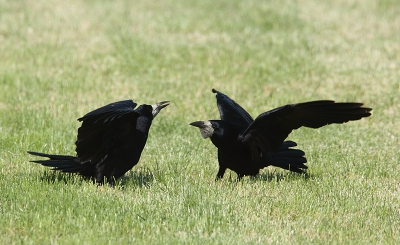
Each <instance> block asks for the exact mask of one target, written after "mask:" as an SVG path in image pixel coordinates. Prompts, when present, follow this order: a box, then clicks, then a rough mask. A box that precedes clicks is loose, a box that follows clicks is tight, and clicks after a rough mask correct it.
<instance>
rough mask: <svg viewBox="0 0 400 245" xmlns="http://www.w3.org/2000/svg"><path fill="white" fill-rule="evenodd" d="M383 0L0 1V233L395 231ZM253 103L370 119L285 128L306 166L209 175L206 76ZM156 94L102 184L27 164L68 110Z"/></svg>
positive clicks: (341, 237)
mask: <svg viewBox="0 0 400 245" xmlns="http://www.w3.org/2000/svg"><path fill="white" fill-rule="evenodd" d="M399 11H400V4H399V3H398V1H397V0H371V1H367V0H353V1H347V0H338V1H328V0H323V1H311V0H300V1H293V0H284V1H259V0H257V1H256V0H247V1H240V0H221V1H211V0H204V1H192V0H189V1H187V0H186V1H184V0H167V1H152V0H137V1H129V0H115V1H106V0H96V1H94V0H87V1H84V0H71V1H60V0H47V1H43V0H36V1H32V0H24V1H6V0H0V44H1V45H0V85H1V87H0V170H1V171H0V192H1V197H0V215H1V219H0V236H1V240H0V243H2V244H257V243H259V244H370V243H372V244H398V243H400V228H399V227H400V183H399V181H400V166H399V163H400V154H399V149H400V139H399V136H400V116H399V112H400V99H399V98H400V85H399V84H400V82H399V81H400V15H399V14H398V13H399ZM212 88H216V89H218V90H220V91H222V92H224V93H226V94H227V95H229V96H231V97H232V98H233V99H235V100H236V101H237V102H238V103H240V104H241V105H242V106H243V107H244V108H246V109H247V110H248V111H249V113H250V114H251V115H253V117H255V116H257V115H258V114H260V113H261V112H264V111H266V110H269V109H272V108H275V107H278V106H281V105H284V104H288V103H296V102H302V101H308V100H317V99H333V100H337V101H359V102H364V103H365V105H366V106H369V107H372V108H373V115H372V116H371V117H370V118H367V119H363V120H361V121H357V122H351V123H348V124H345V125H331V126H328V127H324V128H321V129H318V130H312V129H305V128H303V129H300V130H297V131H295V132H293V133H292V134H291V135H290V136H289V139H291V140H294V141H296V142H297V143H298V145H299V146H298V147H299V148H301V149H303V150H304V151H306V154H307V158H308V164H307V165H308V166H309V171H308V173H309V177H304V176H299V175H296V174H290V173H288V172H287V171H283V170H279V169H276V168H272V167H271V168H266V169H264V170H263V171H262V172H261V174H260V175H259V177H257V178H253V179H252V178H244V179H243V181H241V182H236V181H235V178H236V174H235V173H233V172H229V171H228V172H227V174H226V175H225V178H224V179H223V180H222V181H220V182H215V181H214V177H215V175H216V173H217V169H218V162H217V158H216V149H215V148H214V146H213V145H212V144H211V142H210V141H209V140H207V141H205V140H203V139H202V138H201V136H200V133H199V132H198V130H196V129H195V128H193V127H190V126H189V125H188V124H189V123H190V122H192V121H197V120H206V119H217V118H218V117H219V115H218V110H217V108H216V106H215V96H214V94H212V93H211V89H212ZM123 99H134V100H135V101H136V102H138V103H139V104H142V103H146V104H153V103H155V102H158V101H162V100H170V101H171V105H170V106H169V107H167V108H166V109H164V110H163V111H162V112H161V113H160V114H159V116H157V118H156V119H155V121H154V122H153V126H152V128H151V132H150V137H149V140H148V143H147V145H146V148H145V150H144V152H143V154H142V157H141V160H140V162H139V163H138V165H137V166H135V167H134V168H133V170H131V171H130V172H128V174H127V175H126V176H125V177H124V178H122V179H121V180H120V181H118V183H117V186H116V187H109V186H102V187H96V186H95V185H94V184H93V183H91V182H88V181H85V180H83V179H81V178H80V177H78V176H70V175H63V174H57V173H54V172H52V171H49V170H48V169H45V168H44V167H42V166H38V165H35V164H33V163H29V160H32V157H31V156H29V155H28V154H27V153H26V151H27V150H32V151H39V152H47V153H56V154H71V155H73V154H74V150H75V145H74V142H75V140H76V132H77V128H78V127H79V126H80V123H79V122H78V121H76V119H77V118H79V117H80V116H82V115H84V114H85V113H86V112H88V111H91V110H93V109H95V108H98V107H100V106H103V105H105V104H108V103H110V102H114V101H118V100H123Z"/></svg>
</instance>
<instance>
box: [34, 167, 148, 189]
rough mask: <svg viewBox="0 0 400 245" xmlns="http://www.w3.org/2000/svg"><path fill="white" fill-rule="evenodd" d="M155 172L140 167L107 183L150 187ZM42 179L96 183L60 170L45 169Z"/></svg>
mask: <svg viewBox="0 0 400 245" xmlns="http://www.w3.org/2000/svg"><path fill="white" fill-rule="evenodd" d="M154 179H155V178H154V174H153V172H151V171H150V170H149V169H140V170H136V171H131V172H129V173H128V174H126V175H124V176H123V177H121V178H119V179H117V180H115V181H113V182H112V183H110V184H105V185H108V186H110V187H117V188H121V189H124V188H126V187H127V186H136V187H139V188H149V187H150V184H151V183H152V182H153V181H154ZM40 180H41V181H43V182H47V183H49V184H55V183H63V184H65V185H67V184H82V183H84V182H92V183H93V184H96V183H95V181H94V180H93V179H91V178H88V177H84V176H80V175H76V174H71V173H62V172H58V171H51V170H49V171H44V172H43V173H42V175H41V176H40Z"/></svg>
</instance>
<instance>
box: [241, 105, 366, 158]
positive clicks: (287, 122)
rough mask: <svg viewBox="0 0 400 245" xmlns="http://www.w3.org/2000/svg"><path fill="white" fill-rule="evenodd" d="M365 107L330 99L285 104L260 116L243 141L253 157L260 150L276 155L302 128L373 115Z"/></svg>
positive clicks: (248, 129) (244, 133) (244, 134)
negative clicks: (295, 132) (288, 137)
mask: <svg viewBox="0 0 400 245" xmlns="http://www.w3.org/2000/svg"><path fill="white" fill-rule="evenodd" d="M362 105H363V104H362V103H336V102H334V101H330V100H320V101H311V102H305V103H299V104H289V105H285V106H282V107H279V108H276V109H273V110H271V111H267V112H264V113H262V114H261V115H259V116H258V117H257V118H256V119H255V120H254V122H253V123H252V124H251V125H250V126H249V127H248V128H247V129H246V130H245V131H244V132H243V135H242V137H243V138H242V140H243V142H245V143H248V144H249V145H250V147H251V148H252V152H253V158H254V157H256V156H257V155H259V152H258V151H259V149H260V150H261V151H263V152H264V151H268V152H276V151H279V149H280V147H281V146H282V143H283V141H284V140H285V139H286V138H287V136H288V135H289V134H290V133H291V132H292V130H294V129H298V128H300V127H302V126H304V127H309V128H319V127H322V126H325V125H328V124H332V123H345V122H348V121H355V120H359V119H361V118H363V117H368V116H370V115H371V113H370V111H371V110H372V109H371V108H365V107H362Z"/></svg>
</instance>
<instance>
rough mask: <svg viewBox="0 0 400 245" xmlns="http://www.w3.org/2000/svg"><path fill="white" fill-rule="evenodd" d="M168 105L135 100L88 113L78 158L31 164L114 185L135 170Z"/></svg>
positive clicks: (60, 157) (78, 142) (80, 131)
mask: <svg viewBox="0 0 400 245" xmlns="http://www.w3.org/2000/svg"><path fill="white" fill-rule="evenodd" d="M168 105H169V102H168V101H163V102H159V103H157V104H155V105H145V104H144V105H140V106H139V107H138V108H137V109H135V107H136V106H137V104H136V103H135V102H133V101H132V100H125V101H119V102H115V103H111V104H108V105H106V106H103V107H101V108H98V109H96V110H94V111H92V112H89V113H87V114H86V115H84V116H83V117H81V118H79V119H78V121H80V122H82V125H81V127H80V128H79V129H78V136H77V140H76V142H75V144H76V156H65V155H50V154H45V153H37V152H30V151H29V152H28V153H29V154H32V155H35V156H40V157H47V158H49V159H46V160H35V161H32V162H35V163H39V164H42V165H43V166H48V167H53V170H59V171H62V172H67V173H78V174H80V175H82V176H85V177H89V178H92V179H93V180H95V181H96V182H97V183H99V184H101V183H103V182H104V180H107V181H108V182H109V183H113V182H114V180H115V179H117V178H119V177H121V176H123V175H124V174H125V173H126V172H127V171H129V170H130V169H132V167H133V166H135V165H136V164H137V163H138V161H139V158H140V155H141V153H142V151H143V148H144V146H145V144H146V141H147V137H148V133H149V129H150V126H151V123H152V121H153V119H154V118H155V116H156V115H157V114H158V113H159V112H160V110H161V109H163V108H164V107H166V106H168Z"/></svg>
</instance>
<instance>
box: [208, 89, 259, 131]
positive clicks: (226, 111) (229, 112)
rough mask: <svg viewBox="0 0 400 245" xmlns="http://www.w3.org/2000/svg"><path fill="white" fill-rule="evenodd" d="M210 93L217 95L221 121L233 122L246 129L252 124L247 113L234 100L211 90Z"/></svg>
mask: <svg viewBox="0 0 400 245" xmlns="http://www.w3.org/2000/svg"><path fill="white" fill-rule="evenodd" d="M212 92H213V93H216V94H217V95H216V97H217V106H218V110H219V115H220V117H221V120H224V121H230V122H235V123H238V124H241V125H243V126H246V127H247V126H249V125H250V124H251V123H252V122H253V118H252V117H251V116H250V115H249V113H248V112H247V111H246V110H245V109H243V108H242V107H241V106H240V105H238V104H237V103H236V102H235V101H234V100H232V99H231V98H229V97H228V96H226V95H225V94H223V93H221V92H219V91H217V90H215V89H212Z"/></svg>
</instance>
